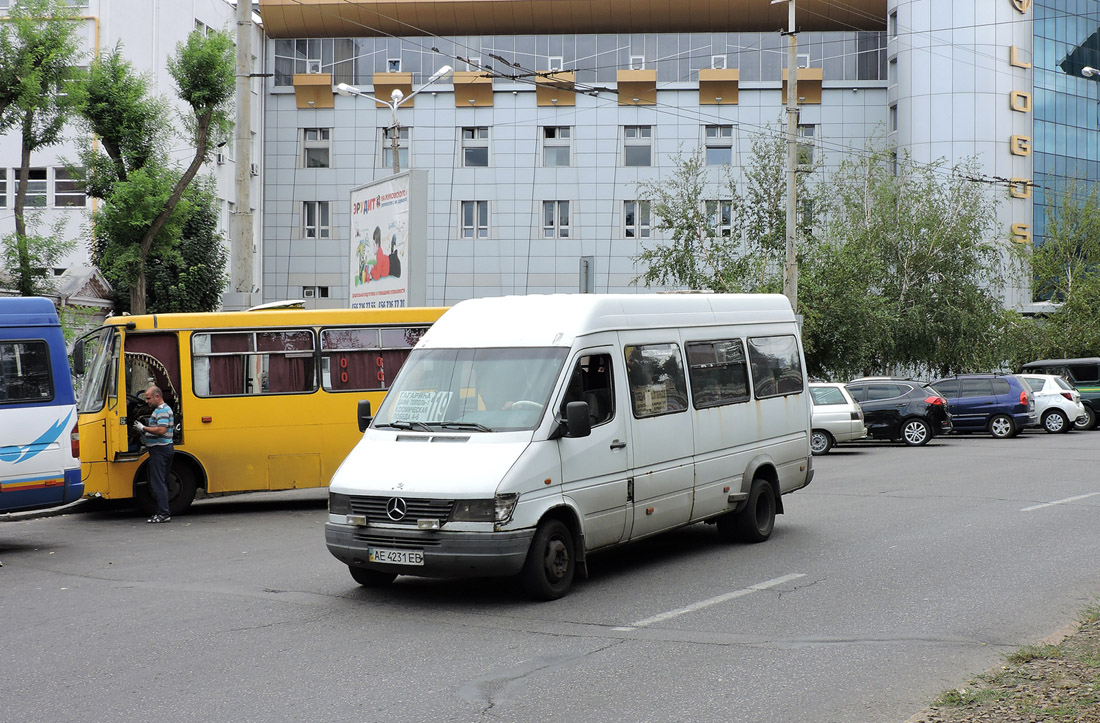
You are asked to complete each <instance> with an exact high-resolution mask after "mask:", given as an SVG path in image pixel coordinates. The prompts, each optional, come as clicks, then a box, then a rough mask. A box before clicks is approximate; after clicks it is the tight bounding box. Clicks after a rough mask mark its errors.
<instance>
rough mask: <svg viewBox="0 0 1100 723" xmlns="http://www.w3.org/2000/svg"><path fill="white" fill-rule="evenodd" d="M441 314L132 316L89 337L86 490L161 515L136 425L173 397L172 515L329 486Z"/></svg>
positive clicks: (77, 361) (84, 400) (79, 369)
mask: <svg viewBox="0 0 1100 723" xmlns="http://www.w3.org/2000/svg"><path fill="white" fill-rule="evenodd" d="M444 311H445V309H442V308H405V309H369V310H366V309H328V310H308V311H307V310H304V309H293V308H282V309H267V310H256V311H241V312H220V313H205V314H151V315H143V316H119V317H114V318H110V319H108V320H107V322H106V324H105V325H104V326H103V327H101V328H99V329H97V330H95V331H93V332H90V333H88V334H86V335H84V336H83V337H81V338H80V339H79V340H78V341H77V343H76V346H75V348H74V351H73V366H74V370H75V371H76V373H77V375H78V376H82V377H83V388H82V392H81V394H80V399H79V402H78V405H77V408H78V412H79V425H80V460H81V467H82V476H83V480H84V493H85V496H88V497H103V498H107V499H126V498H131V497H132V498H134V499H135V500H136V501H137V503H138V505H139V506H140V507H141V508H142V509H143V510H145V511H146V512H150V511H152V510H153V499H152V495H151V494H150V491H149V484H148V477H147V473H146V463H147V460H148V454H147V453H146V451H145V449H144V447H143V446H142V445H141V443H140V440H139V438H138V435H137V433H136V431H135V430H134V428H133V421H134V420H136V419H139V418H141V419H143V418H144V416H146V415H148V414H149V413H150V412H151V410H150V409H149V408H148V407H147V406H146V405H145V401H144V399H143V398H142V393H143V392H144V390H145V388H146V387H148V385H149V384H156V385H157V386H159V387H160V388H161V389H162V390H163V392H164V399H165V401H166V402H168V404H169V405H171V407H172V409H173V411H174V412H175V421H176V432H175V443H176V454H175V457H174V459H173V463H172V470H171V472H170V474H169V477H168V491H169V498H170V505H169V506H170V509H171V514H173V515H177V514H179V513H181V512H183V511H184V510H186V509H187V508H188V507H189V506H190V505H191V502H192V501H193V500H194V498H195V494H196V492H197V491H198V490H203V491H204V492H205V493H206V494H208V495H215V494H218V493H224V492H241V491H254V490H285V489H296V488H303V487H324V486H326V485H328V482H329V479H330V478H331V477H332V474H333V472H335V471H336V468H337V466H339V464H340V462H342V461H343V459H344V457H345V456H346V455H347V453H348V452H349V451H350V450H351V448H352V447H353V446H354V445H355V443H356V441H357V440H358V439H359V437H360V436H361V434H360V432H359V430H358V428H357V425H356V423H355V418H356V409H357V406H358V402H359V400H361V399H366V400H369V401H370V402H371V407H372V408H373V409H377V408H378V405H379V404H380V403H381V401H382V398H383V396H384V395H385V393H386V390H387V389H388V388H389V386H390V384H391V383H392V382H393V379H394V376H395V375H396V374H397V372H398V370H399V369H400V368H401V365H402V363H404V361H405V359H406V357H407V356H408V354H409V351H410V350H411V349H412V347H413V346H414V345H415V344H416V342H417V340H418V339H419V338H420V337H421V335H423V333H424V332H425V331H426V330H427V329H428V327H429V326H430V325H431V324H432V322H434V321H435V320H436V319H438V318H439V317H440V316H441V315H442V314H443V312H444Z"/></svg>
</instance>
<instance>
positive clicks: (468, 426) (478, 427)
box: [428, 422, 493, 432]
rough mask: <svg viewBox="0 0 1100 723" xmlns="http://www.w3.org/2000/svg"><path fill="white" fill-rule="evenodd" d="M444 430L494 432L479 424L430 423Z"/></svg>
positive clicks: (490, 428)
mask: <svg viewBox="0 0 1100 723" xmlns="http://www.w3.org/2000/svg"><path fill="white" fill-rule="evenodd" d="M428 424H434V425H436V426H439V427H442V428H443V429H476V430H477V431H479V432H492V431H493V428H492V427H486V426H485V425H484V424H480V423H478V422H428Z"/></svg>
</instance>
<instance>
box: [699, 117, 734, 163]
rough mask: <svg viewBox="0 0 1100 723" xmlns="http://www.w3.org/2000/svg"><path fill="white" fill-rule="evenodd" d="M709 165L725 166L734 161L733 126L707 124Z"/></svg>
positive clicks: (706, 139) (706, 140)
mask: <svg viewBox="0 0 1100 723" xmlns="http://www.w3.org/2000/svg"><path fill="white" fill-rule="evenodd" d="M704 135H705V136H706V138H705V139H704V140H705V142H706V149H707V155H706V161H707V165H708V166H725V165H729V164H730V163H731V162H732V161H733V126H706V128H705V132H704Z"/></svg>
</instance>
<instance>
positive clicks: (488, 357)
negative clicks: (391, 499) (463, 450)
mask: <svg viewBox="0 0 1100 723" xmlns="http://www.w3.org/2000/svg"><path fill="white" fill-rule="evenodd" d="M568 352H569V350H568V349H565V348H560V347H551V348H508V349H414V350H413V351H412V353H411V354H410V355H409V359H408V361H406V362H405V365H404V366H403V367H402V368H401V373H400V375H398V377H397V380H396V382H395V383H394V385H393V387H392V388H391V389H390V390H389V392H388V393H387V394H386V398H385V400H383V402H382V406H381V407H379V409H378V414H377V416H375V418H374V425H373V426H374V427H375V428H394V429H412V430H420V431H425V432H428V431H449V430H461V431H474V432H505V431H517V430H526V429H534V428H535V427H536V426H538V424H539V421H540V420H541V419H542V417H543V410H544V409H546V405H547V403H548V402H549V399H550V393H551V392H552V391H553V389H554V382H555V381H557V378H558V375H559V374H560V373H561V368H562V365H563V364H564V363H565V357H566V354H568Z"/></svg>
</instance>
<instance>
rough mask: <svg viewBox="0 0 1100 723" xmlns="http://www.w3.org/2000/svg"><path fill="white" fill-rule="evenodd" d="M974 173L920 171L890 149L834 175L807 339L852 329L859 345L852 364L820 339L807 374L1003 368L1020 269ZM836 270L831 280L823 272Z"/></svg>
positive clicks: (923, 167) (969, 165)
mask: <svg viewBox="0 0 1100 723" xmlns="http://www.w3.org/2000/svg"><path fill="white" fill-rule="evenodd" d="M978 175H979V174H978V172H977V169H976V167H975V163H974V162H973V161H967V162H964V163H961V164H958V165H956V166H953V167H948V166H947V165H946V163H945V162H943V161H940V162H937V163H933V164H917V163H915V162H913V161H912V159H911V158H910V157H909V156H908V154H905V153H901V154H897V155H895V154H894V153H893V152H892V151H890V150H877V151H874V152H871V153H869V154H867V155H863V156H860V157H856V158H850V159H847V160H845V161H844V162H843V163H842V164H841V165H840V167H839V169H838V171H837V172H836V173H834V174H832V176H831V177H830V179H829V190H830V193H829V194H828V196H827V197H826V198H825V203H824V204H823V209H822V210H823V216H822V221H823V224H822V228H821V233H822V236H823V238H826V239H828V246H827V247H826V251H825V253H822V254H820V255H819V256H818V257H817V258H816V259H814V262H812V263H811V264H810V265H811V267H814V266H818V267H817V268H811V270H810V273H809V274H808V279H807V281H808V282H809V283H808V285H809V286H810V288H808V289H807V292H806V296H807V305H808V306H811V307H815V308H813V312H812V313H811V314H809V317H810V318H811V320H812V323H811V325H810V328H809V329H808V332H809V333H810V334H811V335H812V336H814V337H820V338H821V339H822V340H824V339H826V338H827V337H828V335H829V334H830V333H832V332H831V330H833V329H842V328H846V333H850V334H853V335H855V339H853V340H850V341H849V344H850V345H851V346H852V347H853V351H852V352H849V353H848V354H846V355H845V358H844V360H841V359H837V358H836V355H835V353H834V351H833V350H832V349H830V348H829V344H827V343H822V342H815V344H814V349H815V350H816V352H817V356H816V357H815V360H814V361H813V362H812V363H811V366H814V367H817V368H819V369H829V368H833V369H837V370H842V371H853V370H854V368H859V369H860V370H861V371H864V372H886V371H893V370H897V369H906V370H914V371H917V372H921V373H935V374H945V373H949V372H965V371H977V370H988V369H993V368H998V367H1000V366H1001V365H1002V364H1003V362H1004V360H1005V358H1006V356H1005V350H1004V347H1003V344H1002V340H1003V339H1004V337H1005V334H1006V331H1007V329H1008V328H1009V326H1010V325H1011V324H1012V323H1013V314H1011V313H1010V312H1008V311H1006V310H1005V308H1004V306H1003V302H1002V298H1001V294H1002V293H1003V290H1004V288H1005V286H1006V285H1007V283H1008V281H1009V279H1010V278H1011V274H1012V273H1013V269H1015V268H1017V265H1016V264H1015V263H1014V257H1013V255H1012V252H1011V248H1010V246H1009V245H1006V243H1005V242H1003V241H1000V240H998V238H997V237H998V233H997V231H998V229H997V224H996V201H995V199H994V196H993V193H992V189H991V188H990V187H989V186H988V185H986V184H983V183H978V182H975V181H974V180H973V179H974V178H976V177H977V176H978ZM828 264H835V265H836V266H837V268H836V269H835V271H832V272H831V273H830V272H829V271H828V270H827V269H825V268H821V267H820V266H821V265H828ZM837 284H847V285H849V287H848V288H841V289H838V288H837ZM801 289H802V286H801V284H800V291H799V293H800V294H802V290H801ZM849 314H850V315H851V316H848V315H849ZM852 317H854V320H855V323H854V324H853V318H852Z"/></svg>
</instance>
